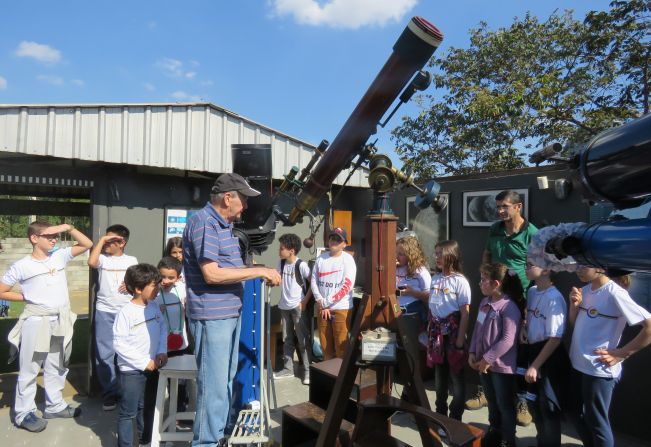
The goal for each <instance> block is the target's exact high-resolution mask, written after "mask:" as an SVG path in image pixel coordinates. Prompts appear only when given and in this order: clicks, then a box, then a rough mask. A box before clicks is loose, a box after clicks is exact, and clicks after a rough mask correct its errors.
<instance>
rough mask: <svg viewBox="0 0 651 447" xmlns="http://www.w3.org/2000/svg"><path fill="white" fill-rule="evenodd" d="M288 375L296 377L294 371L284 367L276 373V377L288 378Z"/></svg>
mask: <svg viewBox="0 0 651 447" xmlns="http://www.w3.org/2000/svg"><path fill="white" fill-rule="evenodd" d="M288 377H294V371H292V370H289V369H287V368H284V369H281V370H280V371H276V372H275V373H274V379H286V378H288Z"/></svg>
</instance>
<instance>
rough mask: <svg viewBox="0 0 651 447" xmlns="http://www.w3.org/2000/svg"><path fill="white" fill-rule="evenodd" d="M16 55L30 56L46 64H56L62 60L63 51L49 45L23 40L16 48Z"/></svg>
mask: <svg viewBox="0 0 651 447" xmlns="http://www.w3.org/2000/svg"><path fill="white" fill-rule="evenodd" d="M16 56H18V57H30V58H32V59H34V60H37V61H39V62H43V63H46V64H56V63H57V62H59V61H60V60H61V52H60V51H59V50H57V49H56V48H52V47H51V46H49V45H45V44H40V43H36V42H28V41H26V40H23V41H22V42H20V43H19V44H18V48H16Z"/></svg>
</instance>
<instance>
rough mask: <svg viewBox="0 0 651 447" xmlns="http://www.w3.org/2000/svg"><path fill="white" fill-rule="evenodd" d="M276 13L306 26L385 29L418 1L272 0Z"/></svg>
mask: <svg viewBox="0 0 651 447" xmlns="http://www.w3.org/2000/svg"><path fill="white" fill-rule="evenodd" d="M271 3H272V7H273V13H274V14H275V15H277V16H280V17H283V16H287V15H289V16H292V17H293V18H294V20H296V21H297V22H298V23H300V24H302V25H312V26H319V25H325V26H330V27H332V28H352V29H356V28H359V27H362V26H373V25H376V26H384V25H386V24H387V23H389V22H399V21H401V20H402V19H403V17H404V15H405V14H406V13H407V12H409V10H410V9H412V8H413V7H414V6H416V3H418V0H327V1H325V2H324V1H321V2H318V1H316V0H271Z"/></svg>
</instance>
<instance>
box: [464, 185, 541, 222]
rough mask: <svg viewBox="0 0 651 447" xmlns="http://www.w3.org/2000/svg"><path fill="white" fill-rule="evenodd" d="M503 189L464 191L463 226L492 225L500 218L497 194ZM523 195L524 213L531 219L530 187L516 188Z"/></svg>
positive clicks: (525, 216) (526, 217)
mask: <svg viewBox="0 0 651 447" xmlns="http://www.w3.org/2000/svg"><path fill="white" fill-rule="evenodd" d="M502 191H503V190H502V189H495V190H490V191H467V192H464V193H463V226H464V227H490V226H491V225H492V224H493V222H495V221H497V220H499V216H498V214H497V204H496V203H495V196H497V195H498V194H499V193H500V192H502ZM513 191H515V192H517V193H518V194H520V196H521V197H522V205H523V206H522V215H523V216H524V218H525V219H527V220H529V189H527V188H524V189H514V190H513Z"/></svg>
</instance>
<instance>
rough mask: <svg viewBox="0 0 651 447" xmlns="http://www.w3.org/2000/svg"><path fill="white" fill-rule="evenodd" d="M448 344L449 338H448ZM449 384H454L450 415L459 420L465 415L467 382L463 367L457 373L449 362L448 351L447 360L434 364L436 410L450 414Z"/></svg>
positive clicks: (445, 414) (443, 413)
mask: <svg viewBox="0 0 651 447" xmlns="http://www.w3.org/2000/svg"><path fill="white" fill-rule="evenodd" d="M446 346H447V340H446ZM448 384H450V385H452V402H450V417H451V418H452V419H456V420H458V421H460V420H461V416H463V410H464V408H465V399H466V383H465V381H464V373H463V369H462V370H461V371H459V372H458V373H455V372H454V371H453V370H452V368H450V364H449V363H448V359H447V353H446V356H445V362H444V363H443V364H441V365H434V390H435V391H436V403H435V405H436V412H437V413H439V414H442V415H444V416H447V415H448V389H449V388H448Z"/></svg>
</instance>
